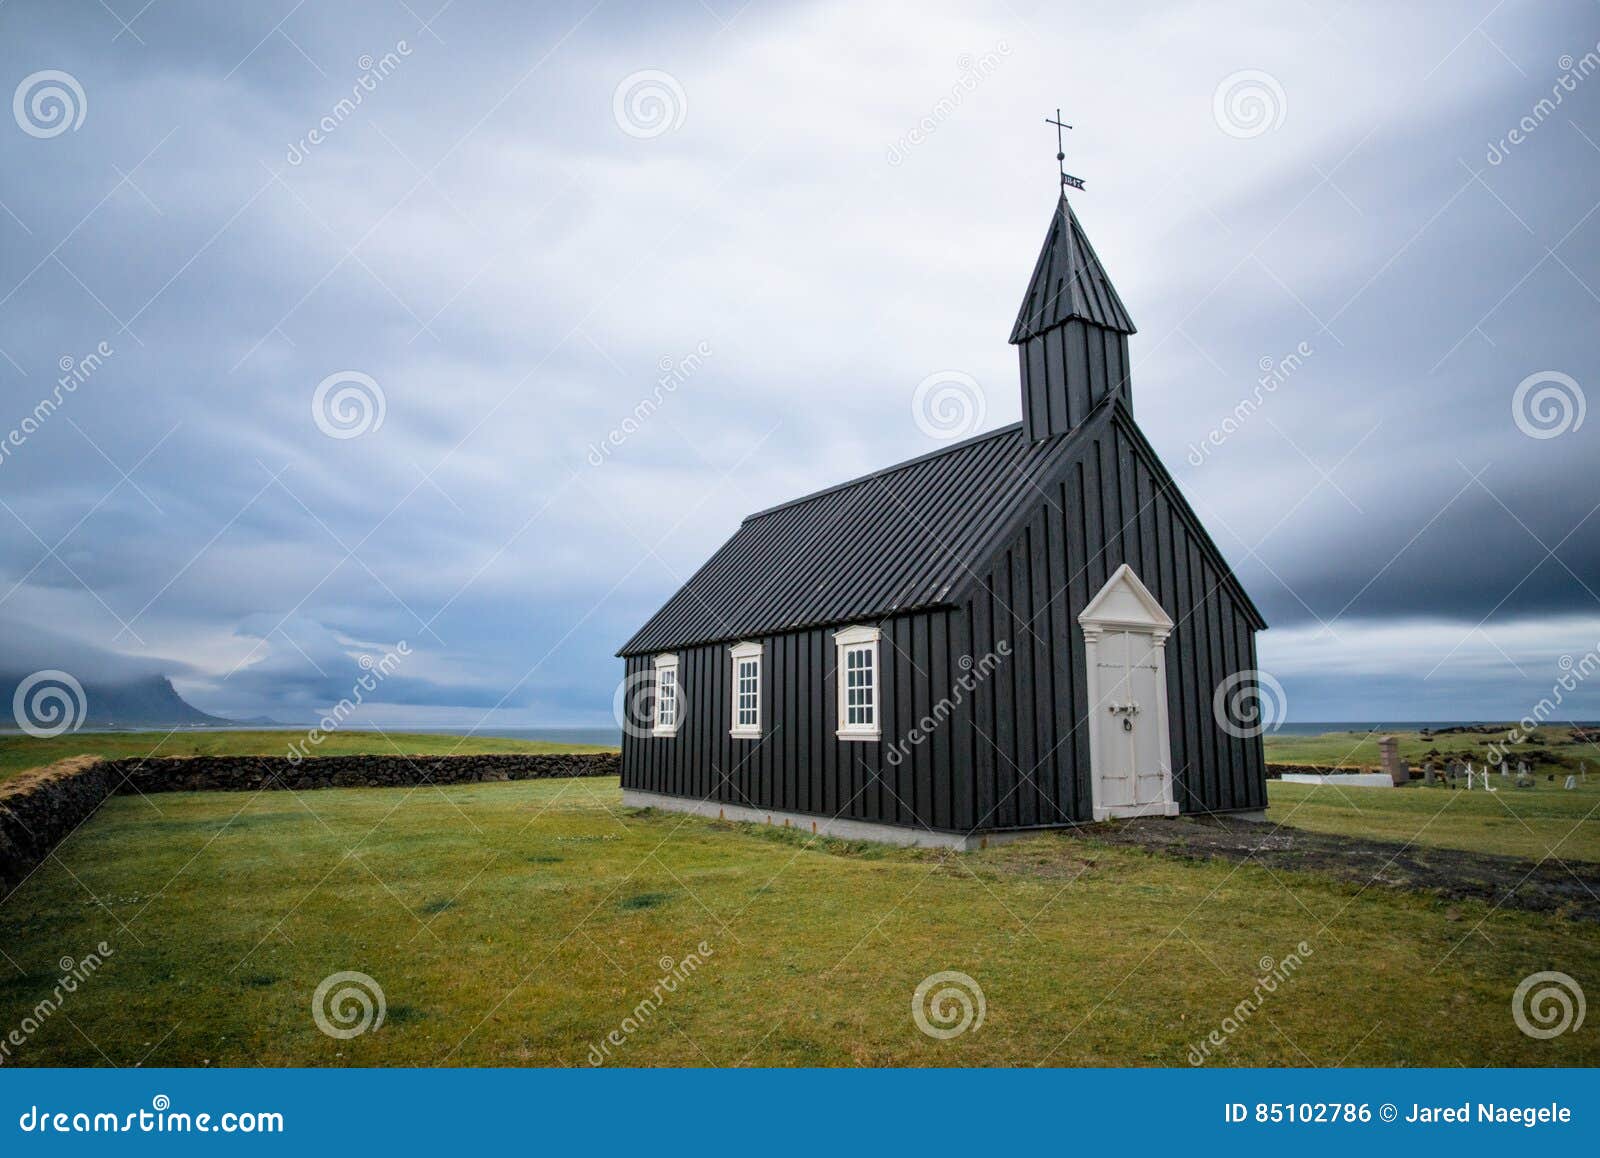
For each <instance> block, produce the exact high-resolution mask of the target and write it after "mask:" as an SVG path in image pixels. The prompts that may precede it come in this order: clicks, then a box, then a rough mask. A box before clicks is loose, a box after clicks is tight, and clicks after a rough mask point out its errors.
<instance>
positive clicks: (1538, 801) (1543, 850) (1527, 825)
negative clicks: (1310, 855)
mask: <svg viewBox="0 0 1600 1158" xmlns="http://www.w3.org/2000/svg"><path fill="white" fill-rule="evenodd" d="M1489 781H1490V784H1491V785H1492V786H1493V787H1496V788H1498V789H1499V791H1497V792H1484V791H1483V790H1482V789H1480V788H1474V789H1473V790H1472V791H1471V792H1467V791H1463V790H1452V789H1449V788H1438V787H1436V788H1424V787H1421V786H1420V785H1419V786H1413V787H1408V788H1344V787H1334V786H1332V785H1327V784H1284V783H1282V782H1280V781H1272V782H1270V783H1269V784H1268V786H1267V798H1268V801H1269V804H1270V807H1269V808H1268V809H1267V819H1268V820H1275V821H1279V822H1280V823H1284V824H1292V825H1295V826H1296V827H1298V828H1309V829H1311V830H1313V831H1315V832H1334V833H1340V834H1343V835H1345V836H1364V837H1371V838H1374V839H1377V840H1395V841H1401V842H1407V841H1415V842H1416V843H1418V844H1424V845H1433V846H1436V847H1439V848H1463V849H1468V850H1470V851H1472V852H1489V853H1498V854H1500V855H1502V856H1521V857H1529V858H1531V859H1534V860H1539V859H1542V858H1544V857H1546V856H1555V857H1557V858H1559V859H1561V860H1563V861H1574V860H1587V861H1600V774H1591V775H1590V777H1589V780H1588V782H1587V783H1586V784H1583V785H1580V786H1579V787H1578V788H1575V789H1573V790H1572V791H1570V792H1568V791H1566V790H1564V789H1563V788H1562V787H1561V782H1560V781H1557V782H1556V783H1554V784H1551V783H1549V782H1548V781H1546V780H1543V779H1540V780H1539V781H1538V782H1537V784H1536V786H1535V787H1533V788H1523V789H1519V788H1515V787H1512V785H1511V782H1510V781H1507V780H1502V779H1501V778H1500V777H1499V776H1497V775H1494V776H1490V777H1489Z"/></svg>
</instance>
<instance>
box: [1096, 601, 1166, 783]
mask: <svg viewBox="0 0 1600 1158" xmlns="http://www.w3.org/2000/svg"><path fill="white" fill-rule="evenodd" d="M1157 647H1158V645H1157V644H1156V643H1155V640H1154V636H1152V635H1151V633H1150V632H1147V631H1116V630H1108V631H1106V632H1105V634H1104V635H1103V636H1102V637H1101V639H1100V644H1099V648H1098V652H1099V654H1098V656H1097V658H1096V667H1097V669H1098V670H1097V677H1098V678H1097V679H1096V685H1097V689H1096V690H1097V691H1098V693H1099V701H1100V702H1099V710H1098V711H1097V713H1096V715H1097V720H1098V722H1097V725H1096V726H1097V727H1098V729H1099V735H1098V737H1097V738H1098V740H1099V744H1098V748H1099V755H1100V757H1101V759H1100V760H1099V766H1098V769H1097V773H1096V784H1095V797H1094V802H1095V807H1096V809H1097V810H1099V809H1107V810H1116V811H1123V810H1134V809H1138V810H1140V811H1144V810H1146V809H1147V808H1150V807H1152V806H1154V807H1159V806H1160V805H1161V804H1162V803H1163V802H1164V801H1165V800H1166V799H1167V787H1166V770H1165V763H1166V762H1165V759H1164V753H1163V752H1162V751H1161V735H1160V728H1159V719H1160V715H1161V712H1160V708H1161V704H1160V703H1159V697H1160V696H1162V695H1164V694H1165V691H1166V689H1165V688H1163V687H1162V686H1161V669H1160V666H1159V663H1158V659H1159V656H1158V654H1157Z"/></svg>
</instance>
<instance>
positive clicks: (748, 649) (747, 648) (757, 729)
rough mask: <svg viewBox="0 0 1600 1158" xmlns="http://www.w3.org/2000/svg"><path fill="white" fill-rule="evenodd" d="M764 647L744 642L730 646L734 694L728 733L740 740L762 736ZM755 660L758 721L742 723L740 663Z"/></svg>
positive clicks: (731, 681) (731, 682) (730, 682)
mask: <svg viewBox="0 0 1600 1158" xmlns="http://www.w3.org/2000/svg"><path fill="white" fill-rule="evenodd" d="M762 650H763V649H762V647H761V644H759V643H753V642H742V643H736V644H734V645H733V646H732V647H730V648H728V655H729V657H730V658H731V659H732V661H733V678H732V679H730V680H729V681H728V683H729V687H730V689H731V691H732V695H733V703H732V705H731V706H732V715H730V716H729V717H728V719H729V722H730V724H731V725H732V726H731V727H730V728H729V729H728V735H730V736H732V737H734V738H735V739H738V740H757V739H760V738H761V676H762V669H763V668H764V667H765V666H766V663H765V661H764V660H763V659H762V654H761V653H762ZM752 661H753V662H754V663H755V665H756V722H755V723H753V724H741V723H740V722H739V665H740V664H741V663H749V662H752Z"/></svg>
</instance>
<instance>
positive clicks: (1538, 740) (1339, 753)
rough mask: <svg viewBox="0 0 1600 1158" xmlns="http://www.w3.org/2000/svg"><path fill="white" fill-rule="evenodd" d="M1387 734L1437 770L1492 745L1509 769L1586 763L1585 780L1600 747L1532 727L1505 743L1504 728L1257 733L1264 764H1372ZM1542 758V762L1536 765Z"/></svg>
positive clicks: (1415, 760) (1476, 757)
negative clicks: (1528, 736)
mask: <svg viewBox="0 0 1600 1158" xmlns="http://www.w3.org/2000/svg"><path fill="white" fill-rule="evenodd" d="M1384 735H1392V736H1394V738H1395V739H1396V740H1398V741H1399V747H1400V756H1401V758H1402V759H1404V760H1407V761H1409V762H1410V763H1411V765H1412V767H1414V768H1420V767H1421V765H1422V762H1423V761H1424V760H1425V759H1427V758H1428V754H1429V753H1430V752H1437V753H1438V755H1437V756H1435V757H1434V758H1433V760H1434V763H1435V764H1437V765H1438V766H1439V767H1440V768H1443V766H1444V765H1445V763H1447V762H1448V761H1449V760H1451V759H1455V758H1459V759H1462V760H1469V759H1470V760H1472V761H1473V762H1474V766H1476V767H1482V764H1483V761H1484V759H1485V752H1486V751H1487V750H1488V748H1489V746H1490V745H1492V744H1499V745H1500V746H1502V747H1505V748H1507V750H1508V751H1509V752H1510V755H1509V756H1508V757H1507V761H1508V763H1510V765H1511V770H1512V771H1513V772H1515V771H1516V766H1517V761H1518V760H1526V761H1528V762H1529V763H1530V765H1533V766H1534V767H1535V770H1538V769H1539V768H1541V767H1542V768H1544V770H1545V771H1549V772H1553V771H1555V770H1556V768H1557V767H1560V768H1563V769H1567V770H1570V771H1573V772H1576V771H1578V770H1579V768H1580V766H1581V765H1583V764H1584V763H1587V764H1588V766H1589V773H1590V777H1591V779H1592V778H1593V777H1595V776H1600V747H1597V746H1596V745H1594V744H1587V743H1580V742H1577V741H1575V740H1574V739H1573V735H1572V729H1571V728H1567V727H1553V726H1546V727H1541V728H1538V729H1536V730H1535V732H1534V734H1533V738H1532V742H1528V741H1524V742H1523V743H1520V744H1513V745H1509V746H1508V745H1506V744H1505V738H1506V736H1505V732H1504V731H1497V732H1495V733H1494V734H1493V735H1487V736H1485V735H1480V734H1478V733H1473V732H1446V733H1442V734H1440V733H1435V734H1433V735H1429V736H1423V735H1421V734H1420V733H1418V732H1388V733H1385V732H1371V733H1368V732H1324V733H1322V734H1321V735H1320V736H1296V735H1287V734H1284V733H1282V732H1268V733H1267V734H1266V735H1265V736H1263V737H1262V740H1263V743H1264V744H1265V745H1266V750H1267V762H1268V763H1269V764H1321V765H1325V766H1328V767H1335V768H1349V769H1352V770H1356V769H1360V768H1376V767H1377V766H1378V740H1379V738H1380V737H1381V736H1384ZM1541 760H1543V761H1545V762H1546V763H1540V761H1541Z"/></svg>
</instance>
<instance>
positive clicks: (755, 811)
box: [622, 788, 1049, 852]
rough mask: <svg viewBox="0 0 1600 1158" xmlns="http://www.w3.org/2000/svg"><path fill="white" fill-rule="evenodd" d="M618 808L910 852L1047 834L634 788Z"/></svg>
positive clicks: (961, 847)
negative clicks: (907, 822)
mask: <svg viewBox="0 0 1600 1158" xmlns="http://www.w3.org/2000/svg"><path fill="white" fill-rule="evenodd" d="M622 803H623V804H624V805H625V806H626V807H628V808H660V809H662V810H664V811H667V812H688V813H692V814H694V815H695V816H705V817H709V818H711V819H712V820H737V821H742V822H744V823H748V824H774V825H777V826H778V827H780V828H797V829H799V830H800V831H801V832H807V833H814V834H816V835H817V836H832V837H837V838H838V839H839V840H874V841H877V842H879V843H880V844H896V845H901V846H902V847H915V848H951V849H955V850H957V851H958V852H971V851H972V850H973V849H979V848H991V847H993V846H994V845H997V844H1005V843H1008V842H1009V841H1013V840H1021V839H1022V838H1023V837H1028V836H1038V835H1039V834H1040V833H1042V832H1048V831H1049V829H1039V828H1030V829H1012V830H1008V831H1005V832H974V833H970V834H966V833H959V832H938V831H935V830H933V829H928V828H905V827H902V826H900V825H898V824H875V823H873V822H872V821H867V820H847V819H845V818H843V817H826V816H807V815H806V814H805V813H803V812H779V811H770V812H769V811H767V810H765V809H761V808H748V807H746V806H744V805H741V804H725V803H723V802H722V801H719V800H694V799H690V798H689V797H685V796H664V795H662V794H661V793H659V792H641V791H639V790H638V789H635V788H624V789H623V790H622Z"/></svg>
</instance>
